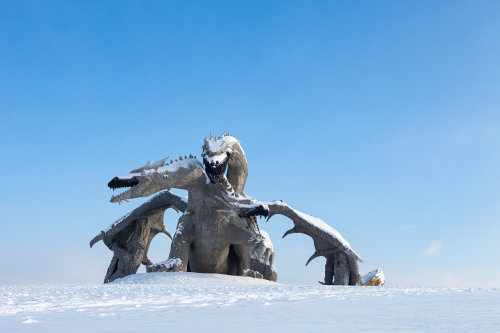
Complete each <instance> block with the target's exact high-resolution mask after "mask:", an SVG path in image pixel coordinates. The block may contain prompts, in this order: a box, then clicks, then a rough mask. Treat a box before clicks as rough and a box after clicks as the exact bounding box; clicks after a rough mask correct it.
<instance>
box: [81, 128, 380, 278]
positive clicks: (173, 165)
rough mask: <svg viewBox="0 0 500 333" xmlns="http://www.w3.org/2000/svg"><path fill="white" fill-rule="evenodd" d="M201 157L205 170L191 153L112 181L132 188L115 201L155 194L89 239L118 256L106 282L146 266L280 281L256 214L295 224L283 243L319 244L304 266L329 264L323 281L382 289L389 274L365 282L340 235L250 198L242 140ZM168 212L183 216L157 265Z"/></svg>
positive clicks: (213, 144)
mask: <svg viewBox="0 0 500 333" xmlns="http://www.w3.org/2000/svg"><path fill="white" fill-rule="evenodd" d="M201 155H202V158H203V164H201V163H200V162H199V161H198V160H197V159H196V157H193V156H191V155H189V157H187V156H185V157H184V158H182V157H179V159H178V160H176V161H170V163H166V159H163V160H160V161H158V162H155V163H150V162H148V163H146V165H144V166H143V167H141V168H138V169H135V170H132V171H131V172H130V173H129V174H127V175H124V176H120V177H115V178H113V179H112V180H111V181H110V182H109V183H108V186H109V187H110V188H112V189H113V190H115V189H117V188H128V189H127V190H126V191H125V192H123V193H121V194H118V195H116V196H113V197H112V198H111V202H113V203H121V202H122V201H127V200H128V199H133V198H138V197H148V196H151V195H153V194H156V195H155V196H153V197H152V198H151V199H150V200H149V201H147V202H145V203H144V204H142V205H141V206H139V207H138V208H136V209H135V210H133V211H132V212H130V213H128V214H127V215H125V216H124V217H122V218H120V219H119V220H117V221H116V222H115V223H113V224H112V225H111V226H110V227H108V228H107V229H106V230H103V231H101V232H100V233H99V234H98V235H97V236H96V237H94V239H92V240H91V242H90V247H92V246H93V245H94V244H95V243H97V242H98V241H100V240H102V241H103V242H104V244H105V245H106V246H107V247H108V248H109V249H110V250H112V251H113V253H114V255H113V258H112V260H111V263H110V265H109V268H108V270H107V273H106V277H105V279H104V282H105V283H107V282H111V281H113V280H115V279H117V278H121V277H124V276H127V275H130V274H135V273H136V272H137V270H138V268H139V267H140V265H141V264H143V265H145V266H146V270H147V272H158V271H160V272H165V271H166V272H186V271H187V272H190V271H191V272H199V273H219V274H230V275H240V276H250V277H256V278H264V279H267V280H271V281H276V280H277V272H276V269H275V267H274V250H273V244H272V242H271V240H270V238H269V235H268V234H267V233H266V232H265V231H264V230H262V229H259V226H258V224H257V216H264V217H267V219H268V220H269V219H270V218H271V217H272V216H273V215H276V214H281V215H284V216H286V217H288V218H290V219H291V220H292V222H293V224H294V227H293V228H291V229H290V230H288V231H286V232H285V234H284V235H283V237H285V236H287V235H289V234H292V233H303V234H306V235H308V236H310V237H311V238H312V239H313V241H314V247H315V252H314V253H313V255H312V256H311V257H310V258H309V260H308V261H307V263H306V266H307V264H309V262H310V261H311V260H313V259H315V258H317V257H320V256H323V257H325V258H326V265H325V278H324V282H320V283H322V284H326V285H331V284H336V285H360V284H364V285H377V284H382V283H383V282H380V281H378V280H380V275H381V274H383V273H382V272H381V270H376V271H374V272H376V274H373V272H371V273H369V274H371V275H370V276H369V277H368V278H366V277H364V278H363V280H362V279H361V276H360V274H359V271H358V261H362V260H361V258H360V257H359V256H358V255H357V254H356V252H354V251H353V250H352V248H351V246H350V244H349V243H348V242H347V241H346V240H345V239H344V238H343V237H342V236H341V235H340V233H339V232H338V231H337V230H335V229H333V228H332V227H330V226H329V225H328V224H326V223H325V222H324V221H322V220H321V219H319V218H316V217H313V216H310V215H307V214H304V213H302V212H299V211H298V210H295V209H293V208H291V207H290V206H288V205H287V204H286V203H284V202H283V201H272V202H260V201H257V200H255V199H253V198H251V197H249V196H247V195H246V194H245V193H244V192H243V190H244V188H245V183H246V180H247V176H248V166H247V160H246V156H245V153H244V151H243V149H242V147H241V145H240V142H239V141H238V140H237V139H236V138H234V137H233V136H231V135H229V134H226V133H224V134H223V135H222V136H220V137H218V138H217V137H213V135H212V134H210V139H209V138H205V142H204V144H203V146H202V154H201ZM226 170H227V172H226ZM172 188H176V189H183V190H187V191H188V197H187V198H184V197H181V196H177V195H175V194H173V193H171V192H170V189H172ZM168 208H172V209H174V210H176V211H178V212H182V213H183V214H182V216H181V217H180V218H179V221H178V223H177V229H176V232H175V234H174V236H173V239H172V244H171V249H170V255H169V257H168V259H167V260H166V261H163V262H160V263H156V264H153V263H152V262H151V261H150V260H149V259H148V257H147V253H148V249H149V245H150V243H151V240H152V239H153V237H154V236H156V235H157V234H158V233H162V232H163V233H166V234H167V235H168V236H169V237H170V238H172V237H171V236H170V233H169V232H168V231H167V230H166V229H165V226H164V224H163V214H164V212H165V210H166V209H168ZM382 276H383V275H382ZM377 279H378V280H377ZM377 281H378V282H377Z"/></svg>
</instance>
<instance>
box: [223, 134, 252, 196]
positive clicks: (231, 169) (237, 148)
mask: <svg viewBox="0 0 500 333" xmlns="http://www.w3.org/2000/svg"><path fill="white" fill-rule="evenodd" d="M232 151H233V152H232V155H231V158H230V159H229V161H228V163H227V180H228V181H229V183H230V184H231V186H232V187H233V189H234V191H235V192H236V193H238V194H243V190H244V188H245V183H246V181H247V177H248V165H247V158H246V156H245V152H244V151H243V148H241V145H240V144H239V143H235V144H234V145H233V147H232Z"/></svg>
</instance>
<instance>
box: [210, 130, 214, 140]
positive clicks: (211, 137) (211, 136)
mask: <svg viewBox="0 0 500 333" xmlns="http://www.w3.org/2000/svg"><path fill="white" fill-rule="evenodd" d="M213 138H214V135H213V134H212V131H210V140H212V139H213Z"/></svg>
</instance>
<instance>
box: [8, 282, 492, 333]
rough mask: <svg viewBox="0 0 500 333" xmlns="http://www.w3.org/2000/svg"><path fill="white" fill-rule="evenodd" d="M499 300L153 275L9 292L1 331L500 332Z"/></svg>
mask: <svg viewBox="0 0 500 333" xmlns="http://www.w3.org/2000/svg"><path fill="white" fill-rule="evenodd" d="M374 276H376V273H375V275H374ZM499 300H500V289H445V288H394V287H373V288H367V287H348V286H322V285H319V284H318V285H287V284H281V283H274V282H269V281H265V280H262V279H252V278H248V277H236V276H227V275H217V274H197V273H149V274H136V275H132V276H128V277H126V278H123V279H119V280H116V281H115V282H113V283H109V284H106V285H101V284H96V285H38V286H10V285H9V286H0V332H71V333H78V332H163V333H164V332H195V331H200V332H238V333H239V332H268V331H270V332H273V331H281V332H333V331H336V332H337V331H340V332H353V331H370V332H390V331H392V332H401V331H405V332H407V331H421V332H432V331H435V332H446V331H452V332H471V331H473V332H500V320H498V319H499V318H500V306H499V304H500V303H499Z"/></svg>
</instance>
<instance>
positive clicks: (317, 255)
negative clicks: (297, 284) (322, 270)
mask: <svg viewBox="0 0 500 333" xmlns="http://www.w3.org/2000/svg"><path fill="white" fill-rule="evenodd" d="M317 257H320V255H319V254H318V252H314V253H313V255H312V256H311V257H309V260H307V262H306V266H307V265H309V263H310V262H311V261H313V260H314V259H316V258H317Z"/></svg>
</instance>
